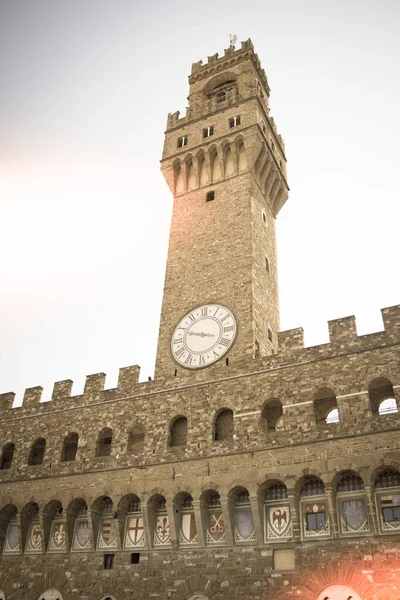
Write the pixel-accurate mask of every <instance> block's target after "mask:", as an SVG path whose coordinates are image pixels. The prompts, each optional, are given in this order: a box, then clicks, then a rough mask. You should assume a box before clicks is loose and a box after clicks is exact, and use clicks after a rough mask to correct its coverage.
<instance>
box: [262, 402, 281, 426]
mask: <svg viewBox="0 0 400 600" xmlns="http://www.w3.org/2000/svg"><path fill="white" fill-rule="evenodd" d="M282 417H283V407H282V402H281V401H280V400H278V398H271V399H270V400H267V402H266V403H265V406H264V408H263V411H262V418H263V420H264V425H265V428H266V429H267V430H270V431H273V430H275V429H278V428H279V426H280V424H281V419H282Z"/></svg>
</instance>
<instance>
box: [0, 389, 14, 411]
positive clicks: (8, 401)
mask: <svg viewBox="0 0 400 600" xmlns="http://www.w3.org/2000/svg"><path fill="white" fill-rule="evenodd" d="M14 399H15V393H14V392H6V393H5V394H0V411H2V410H9V409H10V408H12V407H13V404H14Z"/></svg>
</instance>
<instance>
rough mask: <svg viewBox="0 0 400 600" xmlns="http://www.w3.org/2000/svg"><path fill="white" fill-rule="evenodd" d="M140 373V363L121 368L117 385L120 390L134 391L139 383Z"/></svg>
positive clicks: (124, 391) (123, 391) (125, 391)
mask: <svg viewBox="0 0 400 600" xmlns="http://www.w3.org/2000/svg"><path fill="white" fill-rule="evenodd" d="M139 375H140V367H139V365H133V366H131V367H122V368H120V370H119V375H118V385H117V387H118V390H119V391H120V392H121V393H123V394H125V393H129V392H132V391H133V389H134V387H135V386H136V385H137V384H138V383H139Z"/></svg>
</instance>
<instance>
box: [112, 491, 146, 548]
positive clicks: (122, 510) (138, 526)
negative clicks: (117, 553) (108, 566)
mask: <svg viewBox="0 0 400 600" xmlns="http://www.w3.org/2000/svg"><path fill="white" fill-rule="evenodd" d="M117 513H118V520H119V522H120V530H121V536H122V540H123V549H124V550H131V552H132V551H134V552H135V551H136V550H135V548H139V549H140V548H141V547H143V546H145V545H146V535H145V530H144V521H143V513H142V504H141V502H140V498H139V496H137V495H136V494H126V495H125V496H123V497H122V498H121V500H120V501H119V504H118V511H117Z"/></svg>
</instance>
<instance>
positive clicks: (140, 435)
mask: <svg viewBox="0 0 400 600" xmlns="http://www.w3.org/2000/svg"><path fill="white" fill-rule="evenodd" d="M143 449H144V430H143V429H142V428H141V427H139V426H138V425H135V427H133V428H132V430H131V431H130V432H129V437H128V452H132V453H133V454H139V452H143Z"/></svg>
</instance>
